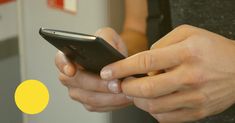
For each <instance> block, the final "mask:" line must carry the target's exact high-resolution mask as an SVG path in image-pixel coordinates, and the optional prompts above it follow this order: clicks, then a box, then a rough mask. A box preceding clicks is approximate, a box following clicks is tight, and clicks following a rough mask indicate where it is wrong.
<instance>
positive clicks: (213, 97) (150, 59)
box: [101, 25, 235, 123]
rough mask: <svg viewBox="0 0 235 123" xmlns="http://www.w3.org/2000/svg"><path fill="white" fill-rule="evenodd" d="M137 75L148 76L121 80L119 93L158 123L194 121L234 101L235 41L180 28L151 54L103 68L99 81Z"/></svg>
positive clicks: (135, 56)
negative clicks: (144, 74) (130, 98)
mask: <svg viewBox="0 0 235 123" xmlns="http://www.w3.org/2000/svg"><path fill="white" fill-rule="evenodd" d="M159 71H165V72H163V73H160V74H153V73H159ZM141 73H149V76H147V77H143V78H128V79H126V80H124V81H123V82H122V90H123V93H124V94H126V95H128V96H132V97H133V101H134V104H135V105H136V106H137V107H139V108H140V109H143V110H145V111H147V112H149V113H150V114H151V115H152V116H153V117H155V118H156V119H157V120H158V121H159V122H162V123H178V122H179V123H180V122H188V121H195V120H199V119H202V118H205V117H207V116H211V115H215V114H218V113H220V112H223V111H224V110H226V109H227V108H229V107H230V106H232V105H233V104H234V103H235V43H234V42H232V40H229V39H227V38H224V37H222V36H220V35H217V34H214V33H212V32H209V31H206V30H203V29H200V28H196V27H192V26H188V25H183V26H180V27H178V28H176V29H175V30H173V31H172V32H170V33H169V34H168V35H166V36H165V37H163V38H162V39H161V40H159V41H158V42H157V43H155V44H154V45H153V46H152V48H151V50H149V51H145V52H141V53H139V54H136V55H134V56H131V57H128V58H126V59H124V60H121V61H118V62H116V63H113V64H111V65H108V66H106V67H104V68H103V70H102V72H101V77H102V78H103V79H105V80H111V79H117V78H123V77H126V76H130V75H133V74H141Z"/></svg>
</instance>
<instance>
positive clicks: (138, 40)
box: [121, 29, 148, 56]
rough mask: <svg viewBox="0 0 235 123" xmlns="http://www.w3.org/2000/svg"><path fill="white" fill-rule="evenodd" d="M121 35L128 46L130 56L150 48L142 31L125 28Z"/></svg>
mask: <svg viewBox="0 0 235 123" xmlns="http://www.w3.org/2000/svg"><path fill="white" fill-rule="evenodd" d="M121 37H122V39H123V41H124V42H125V44H126V46H127V49H128V56H131V55H133V54H136V53H138V52H141V51H144V50H147V49H148V43H147V37H146V35H145V34H143V33H141V32H138V31H135V30H132V29H124V30H123V32H122V33H121Z"/></svg>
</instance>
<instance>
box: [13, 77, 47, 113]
mask: <svg viewBox="0 0 235 123" xmlns="http://www.w3.org/2000/svg"><path fill="white" fill-rule="evenodd" d="M48 102H49V92H48V89H47V87H46V86H45V85H44V84H43V83H42V82H40V81H38V80H26V81H24V82H22V83H21V84H20V85H19V86H18V87H17V88H16V91H15V103H16V105H17V107H18V108H19V109H20V110H21V111H22V112H24V113H26V114H38V113H40V112H42V111H43V110H44V109H45V108H46V107H47V105H48Z"/></svg>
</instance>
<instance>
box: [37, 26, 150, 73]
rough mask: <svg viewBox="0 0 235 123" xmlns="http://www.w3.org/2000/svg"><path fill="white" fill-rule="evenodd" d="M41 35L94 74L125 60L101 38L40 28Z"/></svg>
mask: <svg viewBox="0 0 235 123" xmlns="http://www.w3.org/2000/svg"><path fill="white" fill-rule="evenodd" d="M39 34H40V35H41V36H42V37H43V38H44V39H46V40H47V41H48V42H49V43H51V44H52V45H54V46H55V47H56V48H57V49H59V50H60V51H62V52H63V53H64V54H65V55H66V56H67V58H69V59H70V60H72V61H76V62H77V63H79V64H80V65H81V66H83V67H84V68H85V69H86V70H88V71H90V72H93V73H99V72H100V71H101V69H102V68H103V67H104V66H106V65H108V64H111V63H113V62H116V61H118V60H121V59H124V58H125V56H123V55H122V54H121V53H120V52H119V51H117V50H116V49H115V48H113V47H112V46H111V45H110V44H109V43H107V42H106V41H105V40H104V39H102V38H101V37H96V36H93V35H87V34H81V33H75V32H68V31H62V30H54V29H46V28H40V30H39ZM134 76H135V77H142V76H145V75H142V74H139V75H134Z"/></svg>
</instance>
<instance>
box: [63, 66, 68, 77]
mask: <svg viewBox="0 0 235 123" xmlns="http://www.w3.org/2000/svg"><path fill="white" fill-rule="evenodd" d="M63 70H64V74H65V75H67V76H69V65H65V66H64V69H63Z"/></svg>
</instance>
